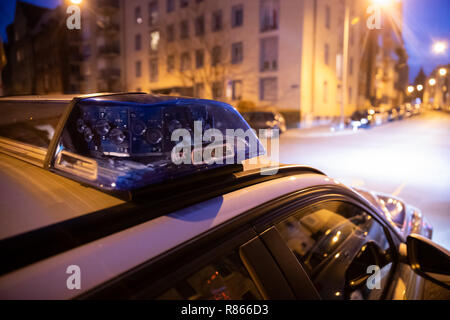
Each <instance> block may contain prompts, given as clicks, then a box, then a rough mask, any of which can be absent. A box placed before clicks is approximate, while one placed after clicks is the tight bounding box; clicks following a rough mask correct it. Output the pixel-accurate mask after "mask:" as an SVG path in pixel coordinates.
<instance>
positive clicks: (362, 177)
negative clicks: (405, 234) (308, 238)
mask: <svg viewBox="0 0 450 320" xmlns="http://www.w3.org/2000/svg"><path fill="white" fill-rule="evenodd" d="M279 158H280V159H279V160H280V162H282V163H286V164H294V163H295V164H304V165H310V166H313V167H316V168H318V169H320V170H322V171H323V172H325V173H326V174H328V175H330V176H332V177H333V178H336V179H337V180H339V181H341V182H343V183H344V184H347V185H349V186H355V187H363V188H366V189H371V190H375V191H380V192H384V193H390V194H394V195H396V196H398V197H400V198H402V199H403V200H404V201H405V202H407V203H409V204H411V205H413V206H416V207H417V208H419V209H421V210H422V212H423V214H424V215H425V216H426V218H427V219H428V220H429V222H430V223H431V224H432V225H433V227H434V233H433V240H434V241H436V242H437V243H439V244H441V245H442V246H444V247H446V248H447V249H448V248H450V170H449V164H450V114H448V113H444V112H439V111H427V112H425V113H423V114H421V115H418V116H415V117H412V118H409V119H404V120H401V121H395V122H391V123H387V124H384V125H382V126H379V127H374V128H370V129H361V130H358V131H356V132H355V131H353V130H351V129H347V130H343V131H336V132H333V131H332V130H331V129H330V127H319V128H311V129H291V130H288V131H287V132H286V133H285V134H283V135H281V137H280V154H279Z"/></svg>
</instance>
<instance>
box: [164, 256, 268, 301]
mask: <svg viewBox="0 0 450 320" xmlns="http://www.w3.org/2000/svg"><path fill="white" fill-rule="evenodd" d="M156 299H161V300H186V299H189V300H259V299H262V297H261V295H260V293H259V291H258V290H257V288H256V285H255V283H254V282H253V280H252V279H251V278H250V275H249V274H248V272H247V269H246V268H245V266H244V265H243V263H242V261H241V258H240V256H239V253H238V251H237V250H234V251H232V252H231V253H228V254H226V255H224V256H222V257H220V258H218V259H216V260H215V261H214V262H212V263H210V264H208V265H206V266H204V267H201V268H199V270H198V271H196V272H194V273H192V274H190V275H188V276H187V277H185V278H184V279H183V280H181V281H179V282H177V283H176V284H175V285H174V286H172V287H171V288H170V289H168V290H166V291H165V292H164V293H162V294H161V295H159V296H158V297H157V298H156Z"/></svg>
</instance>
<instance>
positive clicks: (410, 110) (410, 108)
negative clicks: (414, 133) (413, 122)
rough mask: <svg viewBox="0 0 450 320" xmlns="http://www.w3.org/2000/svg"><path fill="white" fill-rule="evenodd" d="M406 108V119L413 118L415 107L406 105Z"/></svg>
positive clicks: (409, 104)
mask: <svg viewBox="0 0 450 320" xmlns="http://www.w3.org/2000/svg"><path fill="white" fill-rule="evenodd" d="M405 108H406V113H405V117H406V118H409V117H412V116H413V106H412V104H411V103H407V104H405Z"/></svg>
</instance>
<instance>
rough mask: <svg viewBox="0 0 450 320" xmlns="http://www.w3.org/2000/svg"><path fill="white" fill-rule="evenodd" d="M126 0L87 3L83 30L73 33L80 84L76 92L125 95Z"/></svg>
mask: <svg viewBox="0 0 450 320" xmlns="http://www.w3.org/2000/svg"><path fill="white" fill-rule="evenodd" d="M124 3H125V1H124V0H94V1H84V2H82V4H81V5H80V9H81V10H80V11H81V15H82V18H81V29H80V30H79V31H70V34H72V38H71V48H72V52H74V53H75V55H76V56H77V57H78V59H72V63H71V65H72V66H73V70H75V71H77V72H79V76H80V80H81V81H79V82H78V83H76V84H75V86H77V87H73V88H72V91H74V92H82V93H88V92H117V91H124V90H125V88H126V86H125V80H124V74H125V73H124V59H125V57H124V38H125V30H124Z"/></svg>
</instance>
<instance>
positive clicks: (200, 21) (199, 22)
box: [195, 15, 205, 36]
mask: <svg viewBox="0 0 450 320" xmlns="http://www.w3.org/2000/svg"><path fill="white" fill-rule="evenodd" d="M204 34H205V17H204V16H203V15H201V16H199V17H197V18H195V35H196V36H202V35H204Z"/></svg>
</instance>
